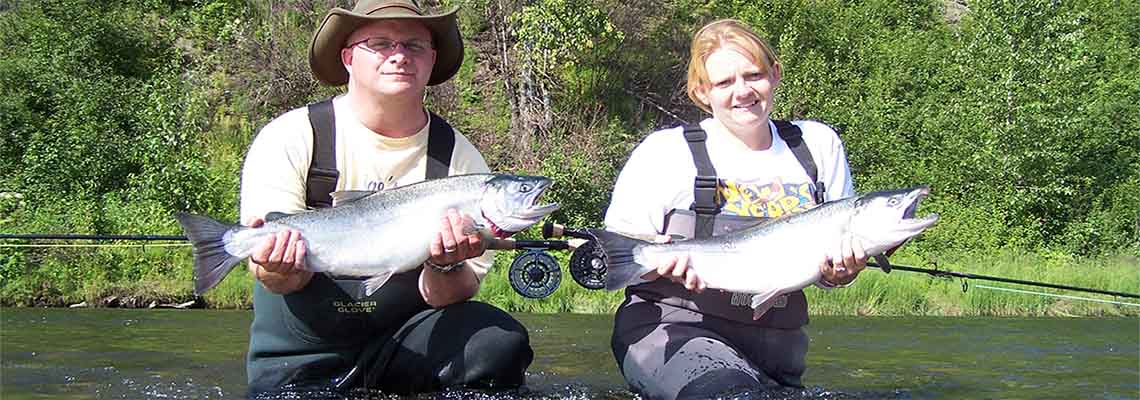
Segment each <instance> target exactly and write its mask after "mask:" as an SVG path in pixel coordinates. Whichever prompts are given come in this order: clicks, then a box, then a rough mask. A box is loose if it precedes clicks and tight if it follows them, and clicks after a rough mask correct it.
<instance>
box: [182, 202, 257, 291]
mask: <svg viewBox="0 0 1140 400" xmlns="http://www.w3.org/2000/svg"><path fill="white" fill-rule="evenodd" d="M174 218H176V219H178V223H179V224H180V225H182V230H183V231H184V232H185V233H186V237H187V238H188V239H190V243H191V244H193V245H194V294H195V295H198V296H200V295H202V293H205V292H206V291H207V290H210V289H212V288H213V287H214V286H217V285H218V283H220V282H221V281H222V278H225V277H226V274H229V272H230V270H232V269H233V268H234V266H235V265H237V263H238V262H240V261H241V260H242V259H243V258H245V257H244V256H238V255H234V254H230V253H228V252H226V243H225V240H226V232H229V231H230V230H233V229H238V230H241V229H247V228H244V227H241V226H239V225H236V224H235V225H231V224H226V223H223V222H219V221H217V220H214V219H213V218H210V217H206V216H201V215H194V214H189V213H183V212H179V213H175V214H174Z"/></svg>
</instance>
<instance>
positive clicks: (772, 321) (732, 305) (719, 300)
mask: <svg viewBox="0 0 1140 400" xmlns="http://www.w3.org/2000/svg"><path fill="white" fill-rule="evenodd" d="M773 123H774V124H775V125H776V133H777V134H778V135H780V138H781V139H783V140H784V142H785V143H787V144H788V148H789V149H790V150H791V151H792V154H794V155H795V156H796V160H797V161H799V163H800V165H801V166H803V168H804V171H805V172H806V173H807V175H808V177H809V178H810V179H811V182H813V186H814V190H813V192H812V197H813V200H814V201H815V203H816V204H820V203H822V202H823V198H824V197H823V196H824V186H823V183H822V182H820V181H819V177H818V170H817V168H816V165H815V161H814V160H813V159H812V156H811V152H810V151H809V150H808V148H807V145H806V144H805V143H804V141H803V133H802V132H801V131H800V128H799V127H798V126H796V125H795V124H792V123H790V122H787V121H776V120H773ZM684 134H685V141H686V142H687V143H688V145H689V151H690V152H691V153H692V156H693V164H694V166H696V168H697V176H696V179H695V181H694V182H693V204H692V206H690V207H689V210H673V211H670V212H669V214H667V215H666V217H665V232H662V233H663V234H666V235H670V236H682V237H685V238H708V237H713V236H720V235H723V234H726V233H730V232H735V231H738V230H741V229H745V228H748V227H750V226H754V225H756V224H758V223H760V222H762V221H763V220H765V219H766V218H755V217H745V216H738V215H731V214H724V213H721V206H720V204H718V202H717V183H718V178H717V175H716V169H715V168H714V167H713V165H712V160H711V159H710V158H709V154H708V149H707V147H706V146H705V140H706V139H707V138H708V135H707V134H706V133H705V131H704V130H703V129H701V127H700V125H689V126H685V128H684ZM756 262H761V260H756ZM627 294H631V295H636V296H639V297H641V298H644V299H647V300H650V301H655V302H660V303H665V304H670V305H673V306H677V307H681V308H685V309H689V310H692V311H696V312H699V313H704V314H709V315H715V316H718V317H722V318H727V319H731V320H735V321H738V322H741V323H746V324H754V325H760V326H766V327H772V328H783V329H791V328H798V327H801V326H804V325H806V324H807V322H808V317H807V298H806V297H805V296H804V293H803V291H795V292H792V293H788V294H787V295H784V296H782V299H777V300H776V304H775V305H774V306H773V308H772V309H771V310H769V311H768V312H767V313H765V314H764V315H763V316H762V317H761V318H760V319H759V320H756V321H753V320H752V309H751V308H750V307H748V305H749V304H750V303H751V297H752V296H751V295H746V294H740V293H731V292H726V291H721V290H706V291H705V292H704V293H701V294H695V293H692V292H691V291H689V290H688V289H685V287H684V286H683V285H681V284H679V283H674V282H672V281H669V280H666V279H658V280H654V281H652V282H647V283H643V284H640V285H635V286H631V287H630V288H629V290H627Z"/></svg>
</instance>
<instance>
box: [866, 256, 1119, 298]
mask: <svg viewBox="0 0 1140 400" xmlns="http://www.w3.org/2000/svg"><path fill="white" fill-rule="evenodd" d="M880 257H881V256H877V257H875V261H874V262H872V261H868V262H867V266H868V267H874V268H879V269H881V270H883V272H884V273H888V274H889V273H891V271H893V270H896V269H897V270H900V271H907V272H918V273H924V274H928V275H931V276H934V277H937V278H963V279H975V280H980V281H993V282H1003V283H1013V284H1018V285H1026V286H1036V287H1044V288H1050V289H1062V290H1071V291H1075V292H1085V293H1096V294H1103V295H1109V296H1117V297H1129V298H1134V299H1140V294H1133V293H1124V292H1114V291H1110V290H1102V289H1093V288H1084V287H1078V286H1069V285H1059V284H1055V283H1045V282H1035V281H1027V280H1022V279H1013V278H1002V277H1000V276H989V275H979V274H971V273H966V272H954V271H949V270H944V269H930V268H919V267H910V266H906V265H898V264H891V263H889V262H887V261H886V257H882V258H880Z"/></svg>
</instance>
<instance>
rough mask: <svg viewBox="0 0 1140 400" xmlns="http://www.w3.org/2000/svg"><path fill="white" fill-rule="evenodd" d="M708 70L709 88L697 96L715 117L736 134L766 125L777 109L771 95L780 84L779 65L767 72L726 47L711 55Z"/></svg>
mask: <svg viewBox="0 0 1140 400" xmlns="http://www.w3.org/2000/svg"><path fill="white" fill-rule="evenodd" d="M705 70H707V71H708V74H709V87H708V89H706V90H704V91H703V92H697V97H698V98H700V99H701V100H703V101H704V102H705V103H707V104H708V105H709V108H711V109H712V114H713V118H716V119H717V120H719V121H720V122H721V123H723V124H724V125H725V126H726V127H728V128H729V129H731V130H734V131H738V130H737V129H750V128H751V129H754V128H755V127H757V126H760V124H764V123H767V121H768V115H769V114H771V113H772V108H773V107H774V106H775V105H774V104H773V102H772V94H773V92H774V90H775V89H776V85H778V84H779V83H780V70H779V67H778V66H776V67H773V68H769V70H768V71H767V72H764V70H763V69H762V68H760V66H758V65H756V64H753V63H752V61H751V60H749V59H748V57H747V56H745V55H744V54H743V53H742V52H740V51H738V50H736V48H735V47H733V46H725V47H721V48H719V49H717V50H715V51H713V53H712V54H710V55H709V57H708V58H707V59H706V60H705ZM738 132H739V131H738Z"/></svg>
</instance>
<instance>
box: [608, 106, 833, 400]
mask: <svg viewBox="0 0 1140 400" xmlns="http://www.w3.org/2000/svg"><path fill="white" fill-rule="evenodd" d="M774 122H775V125H776V129H777V132H778V134H779V135H780V137H781V138H782V139H783V140H784V141H785V142H787V144H788V147H789V148H790V149H791V150H792V152H793V154H795V156H796V158H797V159H798V160H799V162H800V164H801V165H802V166H803V167H804V169H805V171H806V172H807V173H808V176H809V177H810V178H811V180H812V182H813V183H814V186H815V190H814V191H813V193H812V196H813V200H814V201H815V203H816V204H819V203H821V202H822V201H823V198H824V197H823V195H824V187H823V183H822V182H820V181H819V179H818V177H817V171H816V167H815V163H814V161H813V160H812V158H811V154H810V153H809V152H808V149H807V146H806V145H805V144H804V143H803V140H802V137H801V132H800V130H799V127H797V126H795V125H794V124H791V123H789V122H786V121H774ZM706 137H707V136H706V134H705V132H704V131H703V130H702V129H701V128H700V126H695V125H694V126H686V127H685V139H686V141H687V142H688V143H689V149H690V151H691V153H692V156H693V163H694V164H695V165H696V167H697V176H696V180H695V183H694V188H693V198H694V201H693V206H692V207H691V209H689V210H681V209H675V210H673V211H671V212H670V213H669V214H668V215H666V221H665V232H662V233H663V234H666V235H670V236H673V237H677V238H701V237H710V236H718V235H723V234H725V233H729V232H734V231H737V230H740V229H744V228H747V227H750V226H753V225H755V224H757V223H759V222H761V221H763V220H764V218H755V217H748V216H737V215H731V214H727V213H722V212H721V210H720V208H721V207H720V205H719V204H718V203H717V198H716V193H717V186H718V182H719V180H718V178H717V176H716V171H715V169H713V166H712V162H711V161H710V160H709V155H708V151H707V149H706V148H705V139H706ZM750 300H751V295H745V294H734V293H731V292H726V291H720V290H706V291H704V292H703V293H701V294H694V293H692V292H690V291H689V290H688V289H685V287H684V286H683V285H681V284H678V283H674V282H672V281H670V280H667V279H657V280H655V281H652V282H646V283H643V284H639V285H634V286H630V287H629V288H626V300H625V301H624V302H623V303H622V305H621V307H620V308H619V309H618V312H617V314H616V315H615V317H614V332H613V337H612V340H611V345H612V346H613V352H614V357H615V358H616V360H617V362H618V366H619V368H620V369H621V371H622V374H623V375H624V376H625V379H626V382H628V383H629V384H630V387H631V389H632V390H634V391H635V392H637V393H639V394H641V395H642V396H645V397H646V398H649V399H668V400H671V399H675V398H708V397H713V396H716V395H717V394H723V393H726V392H732V391H738V390H744V389H749V390H754V389H764V388H775V387H780V386H792V387H802V384H801V382H800V377H801V376H802V375H803V373H804V370H805V369H806V366H805V364H804V359H805V356H806V355H807V348H808V336H807V333H806V332H805V331H804V329H803V326H804V325H807V323H808V316H807V299H806V298H805V297H804V293H803V292H802V291H796V292H793V293H789V294H787V295H784V296H781V297H780V298H779V299H778V300H777V302H776V304H775V305H774V306H773V308H772V309H771V310H769V311H768V312H767V313H765V314H764V316H763V317H761V318H760V319H759V320H753V319H752V309H751V308H750V307H749V304H750Z"/></svg>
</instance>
